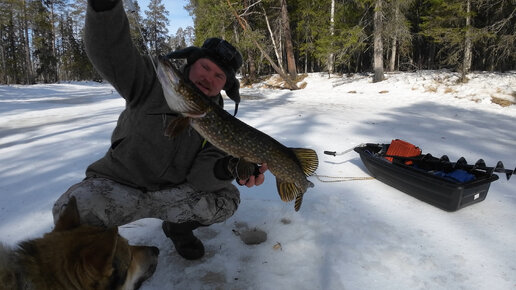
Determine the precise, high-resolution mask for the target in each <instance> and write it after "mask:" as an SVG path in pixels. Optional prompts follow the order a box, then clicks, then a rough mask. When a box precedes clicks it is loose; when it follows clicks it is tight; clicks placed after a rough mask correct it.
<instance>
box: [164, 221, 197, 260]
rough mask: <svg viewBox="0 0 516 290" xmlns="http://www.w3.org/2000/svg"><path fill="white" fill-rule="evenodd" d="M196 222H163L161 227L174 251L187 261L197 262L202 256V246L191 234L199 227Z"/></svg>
mask: <svg viewBox="0 0 516 290" xmlns="http://www.w3.org/2000/svg"><path fill="white" fill-rule="evenodd" d="M200 226H201V224H200V223H198V222H196V221H190V222H184V223H172V222H167V221H164V222H163V224H162V225H161V227H162V228H163V232H164V233H165V235H166V236H167V237H169V238H170V239H171V240H172V243H174V247H175V248H176V251H177V253H178V254H179V255H181V257H183V258H185V259H187V260H197V259H200V258H202V256H204V245H203V244H202V242H201V240H199V239H198V238H197V237H196V236H194V234H193V230H195V229H196V228H198V227H200Z"/></svg>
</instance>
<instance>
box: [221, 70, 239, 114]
mask: <svg viewBox="0 0 516 290" xmlns="http://www.w3.org/2000/svg"><path fill="white" fill-rule="evenodd" d="M239 90H240V82H238V80H237V79H236V78H234V79H233V80H231V84H230V85H229V86H227V87H225V88H224V91H226V95H228V97H229V98H230V99H232V100H233V101H234V102H235V113H234V115H236V114H237V111H238V104H239V103H240V91H239Z"/></svg>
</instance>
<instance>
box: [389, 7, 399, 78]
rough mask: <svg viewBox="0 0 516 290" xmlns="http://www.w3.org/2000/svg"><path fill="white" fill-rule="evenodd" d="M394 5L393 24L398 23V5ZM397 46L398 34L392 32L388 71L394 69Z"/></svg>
mask: <svg viewBox="0 0 516 290" xmlns="http://www.w3.org/2000/svg"><path fill="white" fill-rule="evenodd" d="M394 5H396V7H395V10H394V23H398V20H399V16H400V7H399V5H398V4H396V3H395V4H394ZM397 46H398V33H397V30H395V31H394V35H393V36H392V45H391V60H390V62H389V71H394V69H395V68H396V48H397Z"/></svg>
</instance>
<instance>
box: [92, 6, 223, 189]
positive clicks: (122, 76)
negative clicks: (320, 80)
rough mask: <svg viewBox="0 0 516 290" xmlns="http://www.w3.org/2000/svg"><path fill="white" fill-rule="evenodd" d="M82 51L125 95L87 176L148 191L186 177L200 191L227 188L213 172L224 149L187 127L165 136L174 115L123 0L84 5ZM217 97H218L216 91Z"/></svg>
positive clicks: (182, 181) (186, 180) (167, 186)
mask: <svg viewBox="0 0 516 290" xmlns="http://www.w3.org/2000/svg"><path fill="white" fill-rule="evenodd" d="M85 45H86V52H87V54H88V57H89V58H90V61H91V62H92V63H93V65H94V67H95V68H96V69H97V71H98V72H99V73H100V74H101V75H102V77H103V78H104V79H106V80H107V81H109V82H110V83H111V84H112V85H113V86H114V88H115V89H116V90H117V91H118V93H119V94H120V95H121V96H122V97H123V98H124V99H125V100H126V106H125V110H124V111H123V112H122V113H121V114H120V117H119V119H118V122H117V125H116V128H115V130H114V131H113V135H112V137H111V147H110V148H109V150H108V152H107V153H106V155H105V156H104V157H103V158H102V159H100V160H98V161H96V162H94V163H93V164H91V165H90V166H89V167H88V169H87V170H86V176H87V177H105V178H109V179H112V180H115V181H117V182H120V183H123V184H127V185H129V186H133V187H138V188H142V189H146V190H150V191H154V190H159V189H163V188H169V187H173V186H175V185H178V184H181V183H184V182H189V183H191V184H192V185H193V186H194V187H195V188H197V189H198V190H202V191H215V190H219V189H222V188H224V187H226V186H227V185H228V184H230V183H231V180H229V181H228V180H221V179H218V178H216V177H215V175H214V170H213V169H214V165H215V162H216V161H217V160H218V159H220V158H221V157H223V156H225V154H224V153H223V152H221V151H219V150H217V149H216V148H214V147H213V146H211V145H208V146H204V148H203V146H202V144H203V138H202V137H201V136H200V135H199V134H198V133H197V132H196V131H194V130H193V129H191V128H188V129H187V130H185V131H183V132H182V133H181V135H180V136H177V137H174V138H168V137H166V136H164V134H163V132H164V129H165V128H166V126H167V125H168V124H169V122H170V121H171V120H173V119H174V118H177V117H178V115H177V114H176V113H174V112H172V111H171V110H170V109H169V108H168V106H167V104H166V101H165V98H164V96H163V91H162V88H161V84H160V83H159V81H158V79H157V77H156V74H155V71H154V68H153V66H152V63H151V61H150V58H149V57H148V56H141V55H140V54H139V53H138V51H137V50H136V48H135V47H134V45H133V43H132V41H131V38H130V35H129V24H128V20H127V16H126V14H125V12H124V10H123V7H122V3H121V1H119V2H118V4H117V5H116V6H115V7H114V8H113V9H111V10H107V11H102V12H96V11H94V10H93V9H92V8H91V5H88V10H87V15H86V26H85ZM219 98H221V97H220V96H219Z"/></svg>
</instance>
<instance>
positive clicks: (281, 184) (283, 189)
mask: <svg viewBox="0 0 516 290" xmlns="http://www.w3.org/2000/svg"><path fill="white" fill-rule="evenodd" d="M276 187H277V189H278V194H279V196H280V198H281V200H283V201H285V202H289V201H292V200H294V199H295V198H296V197H297V195H298V194H300V193H302V191H301V189H300V188H299V187H297V186H296V185H295V184H294V183H290V182H285V181H282V180H280V179H276Z"/></svg>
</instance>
